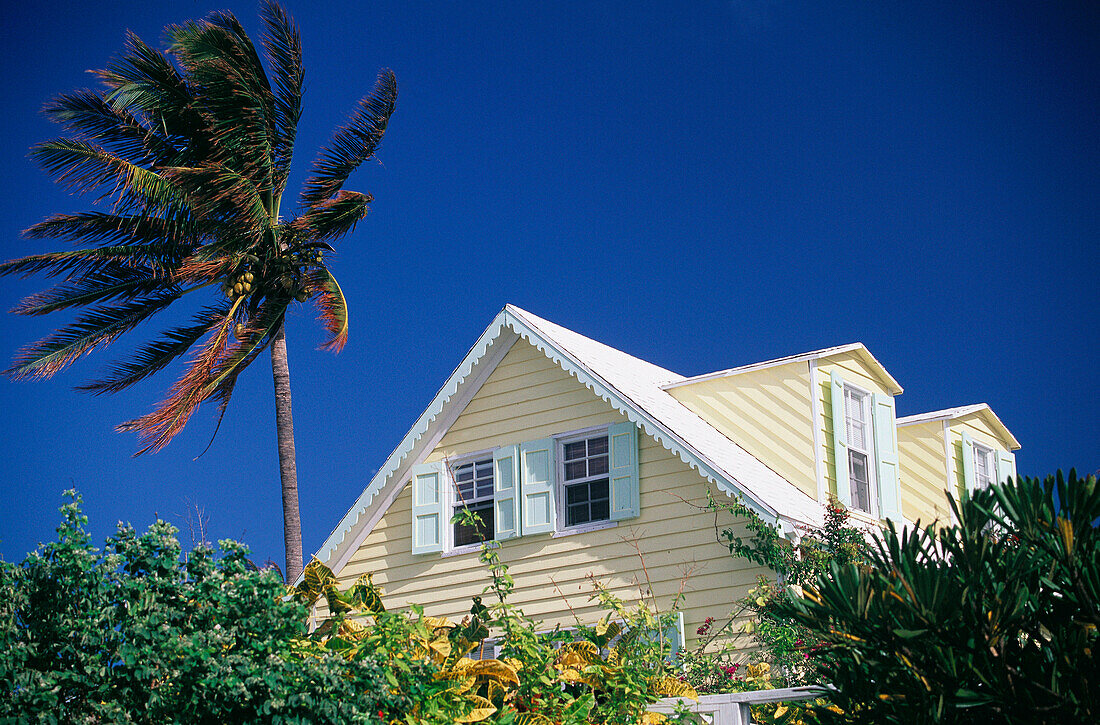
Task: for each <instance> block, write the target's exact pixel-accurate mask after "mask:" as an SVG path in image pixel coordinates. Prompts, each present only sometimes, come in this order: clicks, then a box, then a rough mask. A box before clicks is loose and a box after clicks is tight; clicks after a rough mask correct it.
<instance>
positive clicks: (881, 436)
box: [871, 393, 905, 527]
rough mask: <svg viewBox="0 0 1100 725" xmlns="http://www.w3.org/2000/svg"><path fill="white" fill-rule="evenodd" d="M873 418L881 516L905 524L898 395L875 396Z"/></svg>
mask: <svg viewBox="0 0 1100 725" xmlns="http://www.w3.org/2000/svg"><path fill="white" fill-rule="evenodd" d="M874 401H875V409H874V412H873V413H872V414H871V421H872V424H873V425H874V428H875V464H876V469H875V473H876V477H877V478H878V507H879V516H880V517H881V518H884V519H889V520H891V521H893V522H894V523H895V524H897V526H898V527H901V526H902V525H903V524H904V523H905V519H903V518H902V515H901V479H900V475H899V471H898V429H897V423H896V422H895V417H894V397H893V396H892V395H880V394H878V393H875V395H874Z"/></svg>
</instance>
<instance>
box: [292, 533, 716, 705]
mask: <svg viewBox="0 0 1100 725" xmlns="http://www.w3.org/2000/svg"><path fill="white" fill-rule="evenodd" d="M460 515H462V514H461V513H460ZM480 558H481V561H482V563H483V564H485V566H486V568H487V570H488V572H489V575H490V579H491V582H490V584H489V586H488V587H486V590H485V592H484V594H485V595H486V596H487V597H489V598H490V603H489V604H485V603H483V600H482V598H481V597H475V598H474V602H473V606H472V607H471V609H470V613H469V615H468V616H467V617H465V618H464V619H463V620H462V621H461V622H459V623H457V624H456V623H454V622H450V621H448V620H445V619H439V618H435V617H428V616H425V615H424V614H423V610H422V609H421V608H420V607H417V606H413V607H412V608H411V610H410V611H409V612H401V613H393V612H387V611H385V609H384V607H383V606H382V600H381V597H380V591H379V590H378V589H377V588H376V587H375V586H374V584H373V582H372V581H371V579H370V576H369V575H365V576H364V577H361V578H360V579H359V581H357V582H356V583H355V584H354V585H353V586H352V587H350V588H349V589H347V590H346V591H339V590H338V588H337V586H336V579H335V577H334V576H333V574H332V572H331V571H329V570H328V568H327V567H325V566H324V565H322V564H320V563H319V562H316V561H315V562H312V563H311V564H310V565H309V566H307V567H306V573H305V577H304V580H303V581H302V583H301V584H300V585H299V586H298V587H297V588H296V590H295V595H296V598H297V599H298V600H299V601H301V602H303V603H305V604H308V605H312V604H313V603H315V602H317V601H318V600H319V599H321V598H322V597H323V598H324V599H325V600H326V602H327V605H328V610H329V612H330V613H331V614H330V616H329V618H328V619H326V620H325V621H324V623H323V624H321V626H320V627H318V628H317V630H316V631H315V632H314V633H313V634H312V635H311V636H310V637H309V638H308V639H307V640H304V641H303V642H301V643H300V647H301V651H303V652H305V653H321V652H325V653H336V654H339V655H341V656H343V657H345V658H347V659H348V660H349V661H357V660H359V659H361V658H363V657H373V658H376V659H380V660H382V661H383V662H385V663H387V669H386V677H387V683H388V685H389V687H390V689H391V691H392V692H394V693H397V694H398V695H399V696H400V697H402V698H403V699H405V700H407V701H410V702H412V703H413V705H412V707H411V708H410V709H409V710H407V711H405V712H404V713H401V715H402V717H403V718H404V721H405V722H408V723H421V724H424V725H428V724H435V723H439V724H443V723H447V724H448V725H449V724H450V723H454V722H483V723H491V724H492V725H506V724H507V723H516V725H587V724H589V723H593V724H601V725H602V724H606V725H620V724H621V725H627V724H630V725H633V724H635V723H659V722H665V721H666V720H667V718H665V717H664V716H662V715H658V714H656V713H649V712H647V711H646V707H647V705H649V704H650V703H652V702H654V701H655V700H656V699H657V698H659V697H664V696H681V697H695V693H694V691H692V689H691V688H690V687H689V686H687V685H686V684H685V683H683V682H682V681H681V680H680V679H679V678H677V677H675V676H673V675H674V674H676V673H675V671H674V670H673V669H671V668H670V667H669V665H668V664H667V661H668V660H669V659H670V654H671V653H670V651H669V644H668V642H667V641H666V640H665V639H664V638H663V637H662V636H661V635H660V632H661V631H662V630H663V628H664V627H666V626H668V624H669V623H670V619H671V616H672V615H667V614H666V615H664V616H661V615H659V614H656V613H655V612H653V611H652V610H651V609H650V608H649V607H647V606H644V605H641V604H639V605H638V606H637V607H627V606H626V605H624V604H623V603H622V602H621V601H620V600H619V599H618V598H616V597H615V596H613V595H612V594H611V593H610V592H608V591H607V590H606V589H604V588H602V587H600V586H599V585H598V584H596V585H595V587H596V591H595V594H594V596H595V597H596V598H598V599H599V601H600V603H601V604H602V605H603V607H604V608H605V609H606V610H607V615H606V616H605V617H604V618H603V619H602V620H601V621H600V622H598V623H597V624H596V625H594V626H578V628H577V630H576V631H572V632H570V631H564V630H561V629H553V630H550V631H543V630H541V629H540V627H539V626H538V624H537V623H536V622H534V621H532V620H530V619H529V618H527V617H526V616H525V615H524V614H523V612H522V611H521V610H520V609H518V608H517V607H515V606H514V605H512V604H510V603H509V597H510V595H511V593H512V591H513V588H514V581H513V579H512V577H511V575H510V574H509V573H508V566H507V565H506V564H505V563H503V562H502V561H501V558H500V548H499V545H497V544H486V545H485V546H483V548H482V551H481V555H480ZM490 635H496V637H497V639H498V640H499V641H500V643H501V645H500V652H499V655H498V658H496V659H474V658H475V657H481V656H483V655H484V654H486V647H487V642H486V639H487V638H488V637H490ZM391 716H392V713H387V717H391Z"/></svg>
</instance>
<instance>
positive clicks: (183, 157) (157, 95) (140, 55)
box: [95, 32, 209, 165]
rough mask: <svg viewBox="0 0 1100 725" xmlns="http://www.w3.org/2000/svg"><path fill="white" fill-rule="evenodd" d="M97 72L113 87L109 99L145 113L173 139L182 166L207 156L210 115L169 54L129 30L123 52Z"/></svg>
mask: <svg viewBox="0 0 1100 725" xmlns="http://www.w3.org/2000/svg"><path fill="white" fill-rule="evenodd" d="M95 73H96V75H97V76H98V77H99V78H100V79H101V80H102V81H103V82H104V83H105V84H106V86H107V88H108V90H109V92H108V93H107V95H106V97H105V100H106V102H107V103H109V104H110V105H111V106H112V107H113V108H117V109H120V110H125V111H127V112H130V113H134V114H135V115H137V114H140V115H141V116H144V118H145V120H146V121H147V122H148V124H149V127H150V128H151V129H160V130H161V131H162V132H163V134H164V137H165V139H166V140H168V141H170V142H172V143H173V145H174V146H175V147H176V149H177V151H178V154H179V155H178V156H177V159H176V161H175V162H174V163H175V164H176V165H186V164H192V163H197V162H199V161H201V160H202V159H205V158H206V156H207V153H208V151H209V143H208V142H207V140H206V133H205V129H206V120H205V119H204V118H203V116H202V114H201V113H199V110H198V109H199V105H198V101H197V99H196V98H195V95H194V89H193V88H192V87H191V86H190V84H189V83H188V82H187V80H186V79H185V78H184V77H183V76H181V75H180V74H179V72H178V71H177V70H176V68H175V66H173V65H172V63H171V61H169V60H168V57H167V56H166V55H165V54H164V53H161V52H160V51H158V50H156V49H154V48H151V47H150V46H148V45H146V43H145V42H144V41H143V40H142V39H141V38H139V37H138V36H137V35H135V34H134V33H132V32H128V33H127V34H126V46H125V49H124V51H123V53H122V55H121V56H120V57H119V58H118V59H116V60H114V61H112V62H111V63H110V64H109V65H108V66H107V67H106V68H105V69H104V70H100V71H95Z"/></svg>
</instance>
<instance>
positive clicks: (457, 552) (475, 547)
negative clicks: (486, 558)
mask: <svg viewBox="0 0 1100 725" xmlns="http://www.w3.org/2000/svg"><path fill="white" fill-rule="evenodd" d="M485 543H486V544H490V545H492V544H494V543H496V542H494V541H486V542H485ZM481 547H482V544H466V545H465V546H456V547H455V548H453V549H450V550H449V551H444V552H443V553H442V554H440V557H441V558H443V559H446V558H447V557H449V556H462V555H463V554H476V553H478V552H480V551H481Z"/></svg>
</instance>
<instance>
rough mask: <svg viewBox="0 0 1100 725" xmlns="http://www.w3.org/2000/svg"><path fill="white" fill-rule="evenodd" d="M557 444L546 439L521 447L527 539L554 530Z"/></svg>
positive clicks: (522, 506) (522, 524)
mask: <svg viewBox="0 0 1100 725" xmlns="http://www.w3.org/2000/svg"><path fill="white" fill-rule="evenodd" d="M556 445H557V444H556V442H555V441H554V439H553V438H546V439H544V440H541V441H530V442H528V443H521V444H520V446H519V472H520V480H519V494H520V530H521V531H522V532H523V535H524V536H527V535H528V534H547V533H550V532H552V531H553V530H554V514H555V508H554V481H555V479H556V478H557V476H556V475H555V474H556V469H555V467H554V447H555V446H556Z"/></svg>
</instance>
